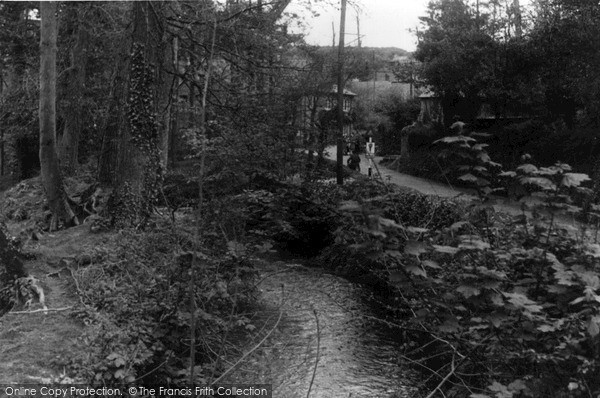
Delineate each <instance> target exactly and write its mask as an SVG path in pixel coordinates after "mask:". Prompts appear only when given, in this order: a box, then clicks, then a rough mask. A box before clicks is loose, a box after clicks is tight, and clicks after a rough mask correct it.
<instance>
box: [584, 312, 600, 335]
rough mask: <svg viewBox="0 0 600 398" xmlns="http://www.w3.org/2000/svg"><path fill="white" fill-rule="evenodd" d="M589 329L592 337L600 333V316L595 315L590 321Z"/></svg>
mask: <svg viewBox="0 0 600 398" xmlns="http://www.w3.org/2000/svg"><path fill="white" fill-rule="evenodd" d="M587 331H588V333H589V334H590V336H591V337H596V336H598V334H600V316H599V315H594V316H593V317H591V319H590V322H589V323H588V327H587Z"/></svg>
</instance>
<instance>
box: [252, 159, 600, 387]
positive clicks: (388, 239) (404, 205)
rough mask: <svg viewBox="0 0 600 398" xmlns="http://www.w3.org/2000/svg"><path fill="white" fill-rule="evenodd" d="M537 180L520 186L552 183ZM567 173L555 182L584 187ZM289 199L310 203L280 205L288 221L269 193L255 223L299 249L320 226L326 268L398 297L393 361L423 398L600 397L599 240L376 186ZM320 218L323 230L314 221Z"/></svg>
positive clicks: (538, 221) (543, 222)
mask: <svg viewBox="0 0 600 398" xmlns="http://www.w3.org/2000/svg"><path fill="white" fill-rule="evenodd" d="M557 167H558V166H557ZM557 170H558V169H557ZM561 170H562V169H561ZM521 171H523V170H521ZM538 171H539V170H538ZM555 171H556V170H555ZM532 172H533V170H532V169H528V170H527V171H523V174H522V178H533V179H536V181H538V182H540V181H541V180H537V179H540V178H542V179H543V178H546V177H543V175H547V173H545V171H544V170H542V171H540V173H541V174H539V175H536V176H532V175H531V174H530V173H532ZM528 173H529V174H528ZM567 174H572V173H565V170H563V172H562V174H561V172H559V171H556V173H555V176H556V175H558V176H559V177H560V179H562V180H561V181H568V182H569V181H570V182H569V183H573V184H574V185H578V184H575V183H574V182H573V181H574V180H572V179H571V177H573V176H568V175H567ZM573 178H576V177H573ZM291 190H292V191H294V190H299V191H297V192H300V190H303V191H302V192H303V196H302V195H301V196H302V198H303V199H302V202H303V203H304V205H299V204H298V203H296V204H291V203H292V202H289V201H287V200H284V201H286V202H287V203H290V206H289V207H288V208H287V209H286V210H285V211H284V214H283V215H284V217H283V218H281V217H280V216H281V215H282V214H279V215H277V216H275V214H274V213H269V212H268V211H265V210H264V209H265V208H267V209H268V208H273V207H275V208H278V206H273V204H274V203H275V202H277V201H278V200H281V199H282V198H285V197H286V195H290V191H287V192H286V193H285V194H283V196H279V193H274V194H273V195H272V196H268V197H269V199H268V200H267V201H266V202H264V199H261V200H262V201H263V203H262V205H261V206H259V207H260V208H261V209H262V210H260V211H259V210H258V208H254V210H252V211H251V214H250V218H252V219H254V220H258V219H259V218H260V217H264V216H267V217H266V218H263V220H262V222H268V223H270V228H271V232H274V236H276V237H279V239H280V243H281V244H285V243H292V246H294V245H296V244H297V243H298V240H300V241H303V242H304V239H305V238H304V237H305V236H307V235H306V232H309V231H315V230H313V227H314V228H316V231H318V233H319V234H323V235H322V236H324V237H327V240H326V241H328V242H330V244H328V245H327V246H326V247H324V248H323V249H322V250H321V251H320V253H319V255H318V256H317V257H316V258H315V259H316V260H317V262H318V263H319V264H320V265H323V266H326V267H329V268H331V269H334V270H335V271H336V272H338V273H340V274H344V275H347V276H350V277H357V276H360V280H361V281H363V282H366V283H368V284H370V285H372V286H374V287H376V288H377V289H384V290H382V291H383V292H385V293H386V294H387V295H391V296H392V297H395V300H391V301H389V302H390V303H393V304H389V309H390V313H391V314H394V316H393V318H391V319H390V320H389V323H388V325H392V326H393V327H396V328H398V330H399V332H402V333H403V335H404V336H406V337H407V339H406V343H405V350H404V351H403V352H398V353H396V355H398V357H404V358H408V359H409V360H410V361H411V362H412V363H413V364H415V366H416V367H417V368H419V369H420V370H422V371H423V372H424V375H425V379H426V380H425V382H424V386H426V388H428V392H433V391H434V390H440V391H443V392H444V394H446V396H465V397H473V398H484V397H549V396H552V397H579V396H581V397H584V396H585V397H588V396H596V395H598V394H600V377H598V376H599V375H600V311H599V309H600V296H599V295H598V294H597V290H598V289H599V288H600V279H599V278H598V271H599V267H600V263H599V259H600V245H599V244H598V243H597V242H596V241H595V239H594V233H595V232H596V231H592V232H594V233H592V234H590V231H585V230H584V227H582V230H580V231H574V230H573V228H569V227H565V226H562V225H557V224H556V223H555V222H554V220H553V219H545V218H543V217H541V216H540V215H538V214H537V213H536V212H534V213H533V215H531V216H530V215H529V213H526V214H523V215H521V216H518V217H512V216H508V215H505V214H500V213H496V212H494V210H493V209H492V208H491V207H487V206H484V205H481V204H478V203H475V204H466V203H458V202H452V201H449V200H437V199H433V198H430V197H426V196H423V195H420V194H415V193H413V192H399V191H392V192H390V191H389V190H388V189H387V188H385V187H382V186H380V185H377V184H375V183H373V182H370V181H354V182H351V183H349V184H347V185H344V186H342V187H340V186H337V185H333V184H322V183H316V184H313V185H310V186H304V187H302V188H300V187H296V188H291ZM294 197H298V196H297V195H294ZM278 198H279V199H278ZM253 200H254V203H257V202H256V198H254V199H253ZM309 203H310V204H309ZM265 205H266V206H265ZM314 206H316V207H317V208H318V209H319V210H318V212H315V208H314ZM259 215H260V217H257V216H259ZM324 215H325V219H327V220H328V222H327V228H325V229H326V230H324V229H322V227H323V225H320V224H319V223H318V221H320V220H323V219H324V218H323V216H324ZM286 217H287V218H286ZM277 219H279V220H280V221H278V222H276V221H275V220H277ZM293 220H301V222H298V223H294V222H293ZM256 225H257V226H258V224H256ZM309 235H310V233H309Z"/></svg>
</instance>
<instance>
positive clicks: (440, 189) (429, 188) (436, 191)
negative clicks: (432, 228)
mask: <svg viewBox="0 0 600 398" xmlns="http://www.w3.org/2000/svg"><path fill="white" fill-rule="evenodd" d="M326 153H327V156H328V157H329V158H330V159H335V147H333V146H331V147H328V148H327V149H326ZM382 159H383V158H382V157H379V156H376V157H375V159H374V163H375V164H376V165H377V168H379V171H380V173H381V176H382V178H383V181H384V182H385V183H389V184H395V185H397V186H400V187H406V188H411V189H414V190H415V191H418V192H421V193H423V194H426V195H434V196H438V197H440V198H457V199H461V200H465V201H470V200H472V199H475V198H476V197H477V195H476V194H475V191H474V190H469V189H465V188H458V187H453V186H450V185H447V184H442V183H440V182H437V181H432V180H428V179H426V178H420V177H414V176H411V175H408V174H404V173H400V172H399V171H396V170H392V169H388V168H387V167H385V166H382V165H381V164H379V162H380V161H381V160H382ZM347 160H348V156H344V164H346V161H347ZM368 169H369V160H368V159H367V158H366V156H365V155H364V154H361V155H360V172H361V174H364V175H368ZM373 176H374V178H379V176H378V174H377V169H376V168H375V167H373ZM491 202H492V203H493V204H492V206H493V207H494V210H496V211H500V212H504V213H508V214H511V215H519V214H522V213H523V211H522V210H521V202H519V201H516V200H511V199H508V198H505V197H501V196H494V197H493V198H492V200H491ZM526 214H527V215H528V216H531V212H530V211H526ZM556 220H557V221H558V222H559V223H560V224H562V225H563V226H565V225H568V226H572V227H573V226H577V225H579V223H578V222H576V221H575V220H574V218H573V217H572V216H569V215H562V214H561V215H557V218H556Z"/></svg>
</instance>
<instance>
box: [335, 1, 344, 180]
mask: <svg viewBox="0 0 600 398" xmlns="http://www.w3.org/2000/svg"><path fill="white" fill-rule="evenodd" d="M345 30H346V0H342V11H341V17H340V45H339V48H338V76H337V78H338V79H337V80H338V84H337V89H338V92H337V108H338V109H337V111H338V132H337V156H336V161H337V164H336V166H337V167H336V177H337V183H338V185H343V184H344V174H343V170H344V45H345V44H344V36H345V35H346V32H345Z"/></svg>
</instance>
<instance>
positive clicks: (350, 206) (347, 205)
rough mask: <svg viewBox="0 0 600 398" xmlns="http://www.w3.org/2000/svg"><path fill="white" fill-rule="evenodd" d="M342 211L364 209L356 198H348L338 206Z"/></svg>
mask: <svg viewBox="0 0 600 398" xmlns="http://www.w3.org/2000/svg"><path fill="white" fill-rule="evenodd" d="M338 210H340V211H350V212H360V211H362V207H361V205H360V204H359V203H358V202H357V201H355V200H348V201H345V202H342V204H341V205H340V207H339V208H338Z"/></svg>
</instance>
